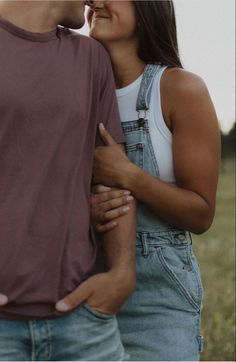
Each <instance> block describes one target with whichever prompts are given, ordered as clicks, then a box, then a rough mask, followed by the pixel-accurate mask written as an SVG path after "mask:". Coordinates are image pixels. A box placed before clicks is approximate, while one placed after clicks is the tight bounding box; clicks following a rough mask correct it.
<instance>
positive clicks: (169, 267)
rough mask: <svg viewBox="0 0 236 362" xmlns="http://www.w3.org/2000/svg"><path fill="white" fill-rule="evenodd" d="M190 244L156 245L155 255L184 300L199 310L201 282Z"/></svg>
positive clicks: (201, 291)
mask: <svg viewBox="0 0 236 362" xmlns="http://www.w3.org/2000/svg"><path fill="white" fill-rule="evenodd" d="M190 249H191V246H190V245H186V246H181V247H174V246H163V247H157V248H156V250H157V256H158V259H159V261H160V264H161V266H162V269H163V271H164V272H165V275H166V276H167V278H168V279H169V281H170V282H171V284H172V285H173V286H174V287H175V288H176V289H177V291H178V292H179V293H181V295H182V296H183V297H184V298H185V300H186V301H187V302H188V303H189V304H190V305H191V306H192V307H193V308H194V309H195V310H196V311H197V312H200V309H201V302H202V293H203V289H202V284H201V277H200V272H199V269H198V268H197V263H196V262H195V257H194V256H193V254H192V252H191V250H190Z"/></svg>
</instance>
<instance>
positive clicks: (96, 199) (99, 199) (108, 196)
mask: <svg viewBox="0 0 236 362" xmlns="http://www.w3.org/2000/svg"><path fill="white" fill-rule="evenodd" d="M129 197H132V196H131V195H130V192H129V191H127V192H126V191H118V190H114V191H109V192H102V193H100V194H92V195H91V205H92V206H96V205H99V204H102V203H103V202H106V201H111V200H114V199H120V198H121V199H122V200H123V202H125V203H127V198H129ZM130 201H131V200H130Z"/></svg>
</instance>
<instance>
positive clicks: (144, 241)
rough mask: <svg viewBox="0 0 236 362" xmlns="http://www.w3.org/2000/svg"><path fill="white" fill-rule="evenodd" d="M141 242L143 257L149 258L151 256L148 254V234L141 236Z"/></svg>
mask: <svg viewBox="0 0 236 362" xmlns="http://www.w3.org/2000/svg"><path fill="white" fill-rule="evenodd" d="M141 242H142V255H143V257H144V258H147V257H148V255H149V252H148V244H147V234H146V233H142V234H141Z"/></svg>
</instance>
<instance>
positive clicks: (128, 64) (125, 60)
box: [106, 43, 145, 88]
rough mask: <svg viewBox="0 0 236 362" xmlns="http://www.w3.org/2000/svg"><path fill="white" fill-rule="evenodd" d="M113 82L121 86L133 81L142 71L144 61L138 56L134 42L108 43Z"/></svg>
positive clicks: (118, 86)
mask: <svg viewBox="0 0 236 362" xmlns="http://www.w3.org/2000/svg"><path fill="white" fill-rule="evenodd" d="M106 48H107V50H108V52H109V54H110V57H111V61H112V66H113V71H114V76H115V82H116V87H117V88H123V87H126V86H128V85H129V84H131V83H132V82H134V81H135V80H136V79H137V78H138V77H139V76H140V75H141V74H142V73H143V71H144V68H145V63H144V62H143V61H142V60H141V59H140V58H139V57H138V55H137V51H136V48H137V46H136V44H129V45H128V44H127V46H126V44H120V45H117V44H112V43H111V44H109V45H108V46H107V47H106Z"/></svg>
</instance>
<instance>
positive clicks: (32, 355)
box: [29, 321, 36, 361]
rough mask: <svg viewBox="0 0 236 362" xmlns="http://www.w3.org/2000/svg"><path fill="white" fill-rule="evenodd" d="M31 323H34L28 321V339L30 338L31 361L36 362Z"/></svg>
mask: <svg viewBox="0 0 236 362" xmlns="http://www.w3.org/2000/svg"><path fill="white" fill-rule="evenodd" d="M33 323H34V321H29V331H30V338H31V345H32V352H31V360H32V361H36V356H35V341H34V327H33Z"/></svg>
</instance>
